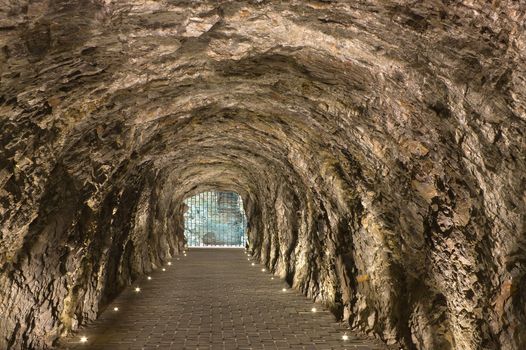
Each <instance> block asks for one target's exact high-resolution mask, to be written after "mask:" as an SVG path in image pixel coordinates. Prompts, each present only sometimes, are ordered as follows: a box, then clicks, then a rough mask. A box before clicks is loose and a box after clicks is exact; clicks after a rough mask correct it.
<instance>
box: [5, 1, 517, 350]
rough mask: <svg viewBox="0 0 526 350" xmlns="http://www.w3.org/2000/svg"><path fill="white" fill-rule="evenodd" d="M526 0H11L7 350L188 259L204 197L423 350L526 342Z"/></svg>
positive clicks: (321, 295)
mask: <svg viewBox="0 0 526 350" xmlns="http://www.w3.org/2000/svg"><path fill="white" fill-rule="evenodd" d="M525 13H526V4H525V3H524V2H523V1H518V0H502V1H493V2H492V3H489V2H487V1H483V0H461V1H456V2H451V1H446V0H442V1H432V0H424V1H419V2H406V1H402V0H398V1H396V0H385V1H384V0H382V1H380V0H370V1H346V0H339V1H311V0H305V1H300V0H290V1H283V2H274V1H226V0H223V1H217V0H203V1H184V0H179V1H174V0H159V1H153V0H97V1H96V0H77V1H75V0H0V76H1V78H0V79H1V80H0V315H2V317H1V318H0V348H2V349H4V348H13V349H19V348H24V349H46V348H49V347H51V346H52V344H53V342H54V340H56V339H57V337H59V336H61V335H64V334H67V333H68V332H70V331H72V330H75V329H77V328H78V327H79V326H80V325H82V324H84V323H85V322H86V321H88V320H91V319H94V318H95V317H96V316H97V313H98V312H99V310H101V308H104V305H105V304H107V302H108V301H109V300H110V299H111V298H112V297H113V296H115V295H116V293H118V292H119V291H120V290H121V289H122V288H123V286H125V285H127V284H129V283H130V281H132V280H133V279H134V278H135V277H136V276H138V275H140V274H142V273H145V272H148V271H150V270H151V269H154V268H155V267H156V266H158V265H159V264H160V263H162V262H163V261H164V260H165V259H166V258H167V257H170V256H172V255H174V254H178V252H179V251H180V250H181V246H182V242H183V237H182V234H183V229H182V225H183V221H182V218H183V212H184V208H183V205H182V204H183V200H184V199H185V198H187V197H188V196H191V195H193V194H196V193H199V192H201V191H205V190H210V189H222V190H232V191H236V192H238V193H239V194H240V195H241V196H242V197H243V199H244V202H245V203H246V212H247V216H248V220H249V227H250V228H249V240H250V249H251V250H252V251H253V253H254V254H255V255H256V257H257V258H259V259H260V260H261V261H262V262H264V263H265V264H267V266H268V267H269V268H270V269H271V270H273V271H274V272H276V273H278V274H280V275H281V276H283V277H285V278H286V279H287V280H288V281H289V282H290V283H291V285H293V286H294V287H295V288H297V289H299V290H301V291H302V292H304V293H305V294H306V295H308V296H309V297H312V298H313V299H316V300H318V301H323V302H324V303H326V304H327V305H328V306H329V307H330V308H331V310H333V312H334V313H335V315H336V316H337V317H339V318H341V319H344V320H345V321H347V322H349V324H350V325H351V326H352V327H353V328H355V329H358V330H361V331H363V332H368V333H371V334H374V335H376V336H378V337H379V338H381V339H383V340H384V341H385V342H387V343H390V344H392V343H399V344H400V345H402V346H403V347H404V348H408V349H462V350H468V349H473V350H475V349H524V348H525V347H526V233H525V223H526V216H525V213H526V192H525V189H526V159H525V157H526V141H525V133H526V25H525V23H526V15H525Z"/></svg>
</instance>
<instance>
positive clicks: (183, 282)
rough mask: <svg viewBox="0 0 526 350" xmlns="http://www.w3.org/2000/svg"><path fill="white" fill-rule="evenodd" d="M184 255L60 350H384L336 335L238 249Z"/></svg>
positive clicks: (331, 322)
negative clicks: (82, 338)
mask: <svg viewBox="0 0 526 350" xmlns="http://www.w3.org/2000/svg"><path fill="white" fill-rule="evenodd" d="M187 253H188V254H187V256H186V257H184V256H181V257H179V259H178V258H174V259H172V261H171V265H170V266H169V265H166V266H164V268H165V269H166V271H164V272H163V271H162V269H158V270H157V271H155V272H154V273H152V274H151V280H148V279H147V277H146V276H145V277H143V278H141V279H139V280H138V281H136V283H135V284H134V285H132V286H130V288H128V289H126V290H125V291H124V292H123V293H122V294H121V295H120V296H119V297H118V298H117V299H115V300H114V301H113V303H112V304H111V305H109V306H108V308H107V309H106V310H105V311H104V312H103V313H102V314H101V316H100V318H99V319H98V320H97V321H95V322H93V323H92V324H90V325H89V326H88V327H86V328H84V329H82V330H80V331H79V332H77V334H75V335H74V336H71V337H69V338H66V339H64V340H63V342H62V343H61V347H60V348H61V349H93V350H97V349H108V350H110V349H111V350H120V349H177V350H179V349H360V350H371V349H386V346H385V345H383V344H382V343H381V342H379V341H377V340H372V339H367V338H364V337H360V336H358V335H357V334H355V333H352V332H349V331H348V330H345V329H344V328H342V327H341V326H340V325H339V324H338V323H337V322H336V321H335V319H334V316H333V315H332V314H330V313H329V312H328V311H326V310H323V308H322V307H321V306H320V305H314V304H313V303H312V302H311V301H310V300H308V299H307V298H305V297H304V296H303V295H302V294H300V293H299V292H297V291H295V290H292V289H289V286H288V285H287V284H286V283H285V282H284V281H283V280H281V279H279V278H278V277H275V276H272V275H271V274H269V273H268V272H263V271H262V268H264V266H262V265H259V264H258V263H255V265H254V266H252V265H251V264H252V260H247V259H249V257H247V255H245V253H244V250H242V249H197V248H192V249H191V250H189V251H188V252H187ZM271 278H273V279H271ZM136 287H139V288H140V292H135V288H136ZM283 288H286V291H285V292H284V291H283V290H282V289H283ZM115 307H118V308H119V310H118V311H114V308H115ZM313 307H316V308H317V312H315V313H314V312H312V311H311V309H312V308H313ZM345 332H346V333H347V335H348V336H349V340H347V341H344V340H342V335H343V334H344V333H345ZM83 336H84V337H86V338H87V342H85V343H81V342H80V338H81V337H83Z"/></svg>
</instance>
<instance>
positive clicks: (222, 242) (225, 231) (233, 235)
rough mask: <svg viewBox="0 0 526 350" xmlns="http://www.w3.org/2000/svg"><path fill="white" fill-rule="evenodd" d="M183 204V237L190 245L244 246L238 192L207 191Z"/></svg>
mask: <svg viewBox="0 0 526 350" xmlns="http://www.w3.org/2000/svg"><path fill="white" fill-rule="evenodd" d="M184 203H185V213H184V236H185V239H186V242H187V245H188V246H189V247H245V246H246V244H247V224H246V222H247V220H246V216H245V210H244V208H243V200H242V199H241V196H240V195H239V194H237V193H236V192H226V191H206V192H201V193H198V194H196V195H194V196H191V197H188V198H186V199H185V200H184Z"/></svg>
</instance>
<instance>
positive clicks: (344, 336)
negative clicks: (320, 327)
mask: <svg viewBox="0 0 526 350" xmlns="http://www.w3.org/2000/svg"><path fill="white" fill-rule="evenodd" d="M342 340H344V341H346V340H349V336H348V335H347V333H343V335H342Z"/></svg>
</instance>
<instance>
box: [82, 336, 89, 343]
mask: <svg viewBox="0 0 526 350" xmlns="http://www.w3.org/2000/svg"><path fill="white" fill-rule="evenodd" d="M87 341H88V337H80V342H81V343H86V342H87Z"/></svg>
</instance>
